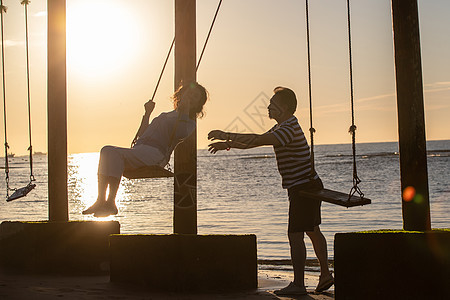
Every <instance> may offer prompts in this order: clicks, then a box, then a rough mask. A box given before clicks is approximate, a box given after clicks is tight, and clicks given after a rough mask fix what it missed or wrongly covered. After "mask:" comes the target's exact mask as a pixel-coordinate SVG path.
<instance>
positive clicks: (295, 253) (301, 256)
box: [288, 232, 306, 288]
mask: <svg viewBox="0 0 450 300" xmlns="http://www.w3.org/2000/svg"><path fill="white" fill-rule="evenodd" d="M288 237H289V245H290V246H291V259H292V267H293V268H294V283H295V285H297V286H299V287H301V288H305V261H306V246H305V241H304V233H303V232H289V233H288Z"/></svg>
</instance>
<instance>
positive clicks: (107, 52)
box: [67, 1, 140, 77]
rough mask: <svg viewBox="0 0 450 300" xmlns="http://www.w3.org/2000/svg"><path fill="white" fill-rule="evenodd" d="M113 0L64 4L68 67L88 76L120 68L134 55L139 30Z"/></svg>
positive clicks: (127, 14) (130, 17) (124, 10)
mask: <svg viewBox="0 0 450 300" xmlns="http://www.w3.org/2000/svg"><path fill="white" fill-rule="evenodd" d="M114 3H115V2H114V1H70V2H68V5H67V6H68V7H67V60H68V68H70V69H71V71H74V72H76V73H79V74H83V75H85V76H89V77H96V76H106V75H107V74H108V73H110V72H116V71H120V70H121V68H122V67H123V66H125V65H127V63H128V62H129V58H130V57H132V56H133V55H136V49H138V48H139V34H140V29H139V27H138V25H137V24H136V22H134V18H133V16H132V15H131V14H130V13H129V12H128V11H127V9H126V8H124V7H123V6H122V5H120V4H119V3H117V4H114Z"/></svg>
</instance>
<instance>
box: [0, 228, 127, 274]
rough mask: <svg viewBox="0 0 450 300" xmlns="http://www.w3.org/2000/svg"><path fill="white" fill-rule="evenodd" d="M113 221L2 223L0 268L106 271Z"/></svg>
mask: <svg viewBox="0 0 450 300" xmlns="http://www.w3.org/2000/svg"><path fill="white" fill-rule="evenodd" d="M113 233H115V234H117V233H120V224H119V223H118V222H115V221H108V222H95V221H72V222H49V221H40V222H10V221H7V222H2V223H1V224H0V267H1V268H2V269H3V270H6V271H9V272H19V273H20V272H32V273H64V274H72V273H76V274H78V273H98V272H100V273H102V272H103V273H105V272H108V271H109V235H110V234H113Z"/></svg>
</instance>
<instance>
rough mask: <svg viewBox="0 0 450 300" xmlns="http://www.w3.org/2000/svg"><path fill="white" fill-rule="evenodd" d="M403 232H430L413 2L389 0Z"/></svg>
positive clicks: (420, 84)
mask: <svg viewBox="0 0 450 300" xmlns="http://www.w3.org/2000/svg"><path fill="white" fill-rule="evenodd" d="M392 22H393V31H394V49H395V73H396V82H397V110H398V131H399V150H400V173H401V188H402V196H403V197H402V198H403V200H402V211H403V229H404V230H417V231H424V230H430V229H431V220H430V203H429V194H428V172H427V151H426V139H425V117H424V105H423V85H422V66H421V56H420V36H419V17H418V8H417V0H392Z"/></svg>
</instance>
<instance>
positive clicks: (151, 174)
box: [123, 166, 173, 179]
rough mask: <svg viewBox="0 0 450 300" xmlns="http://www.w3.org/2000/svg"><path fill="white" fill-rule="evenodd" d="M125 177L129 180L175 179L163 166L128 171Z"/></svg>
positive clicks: (124, 174)
mask: <svg viewBox="0 0 450 300" xmlns="http://www.w3.org/2000/svg"><path fill="white" fill-rule="evenodd" d="M123 176H124V177H126V178H128V179H141V178H164V177H173V173H172V172H170V171H169V170H167V169H165V168H163V167H161V166H148V167H142V168H138V169H135V170H126V171H125V172H124V173H123Z"/></svg>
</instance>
